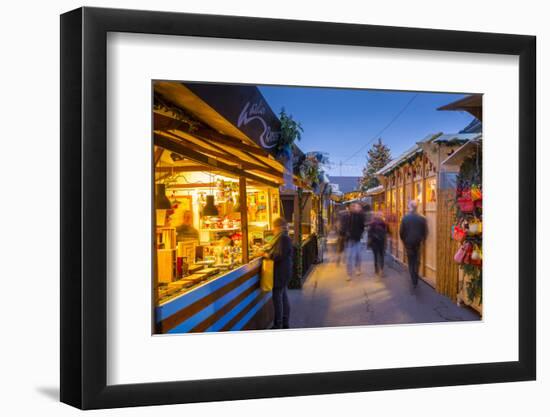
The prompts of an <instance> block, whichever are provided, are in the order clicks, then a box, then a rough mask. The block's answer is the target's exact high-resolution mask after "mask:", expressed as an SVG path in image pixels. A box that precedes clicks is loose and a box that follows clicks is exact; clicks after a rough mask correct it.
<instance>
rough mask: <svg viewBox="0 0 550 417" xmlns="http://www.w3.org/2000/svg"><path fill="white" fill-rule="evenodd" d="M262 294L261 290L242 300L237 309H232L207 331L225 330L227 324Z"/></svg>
mask: <svg viewBox="0 0 550 417" xmlns="http://www.w3.org/2000/svg"><path fill="white" fill-rule="evenodd" d="M259 293H260V290H256V291H254V292H253V293H251V294H248V296H246V298H245V299H244V300H242V301H241V302H240V303H239V304H237V305H236V306H235V307H233V308H232V309H231V311H228V312H227V313H226V314H225V315H224V316H223V317H222V318H220V319H219V320H218V321H217V322H216V323H214V324H213V325H212V326H210V327H209V328H208V329H206V331H207V332H217V331H219V330H221V329H223V326H225V325H226V324H227V323H229V322H230V321H231V319H233V317H235V316H236V315H237V314H239V313H240V312H241V311H243V310H244V309H245V308H246V306H248V305H249V304H250V303H251V302H252V301H253V300H254V299H255V298H256V297H257V296H258V294H259Z"/></svg>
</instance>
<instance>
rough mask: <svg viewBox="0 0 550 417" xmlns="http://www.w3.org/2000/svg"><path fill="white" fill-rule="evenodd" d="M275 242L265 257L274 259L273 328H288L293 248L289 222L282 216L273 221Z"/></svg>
mask: <svg viewBox="0 0 550 417" xmlns="http://www.w3.org/2000/svg"><path fill="white" fill-rule="evenodd" d="M273 232H274V233H275V236H274V237H273V241H272V242H273V243H272V247H271V250H270V251H268V252H267V253H265V254H264V257H266V258H268V259H273V264H274V265H273V292H272V297H271V300H272V302H273V310H274V313H275V317H274V319H273V327H272V328H273V329H281V328H282V329H288V328H289V327H290V323H289V320H290V304H289V302H288V294H287V287H288V282H289V281H290V277H291V276H292V261H293V248H292V240H291V239H290V237H289V236H288V223H287V221H286V220H285V219H284V218H282V217H279V218H276V219H275V220H274V221H273Z"/></svg>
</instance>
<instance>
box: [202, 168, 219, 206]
mask: <svg viewBox="0 0 550 417" xmlns="http://www.w3.org/2000/svg"><path fill="white" fill-rule="evenodd" d="M208 175H209V177H210V194H209V195H207V196H206V205H205V206H204V208H203V209H202V215H203V216H217V215H218V214H219V212H218V208H217V207H216V206H215V205H214V192H213V191H212V183H213V181H214V175H212V173H209V174H208Z"/></svg>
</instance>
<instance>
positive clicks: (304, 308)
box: [289, 249, 480, 328]
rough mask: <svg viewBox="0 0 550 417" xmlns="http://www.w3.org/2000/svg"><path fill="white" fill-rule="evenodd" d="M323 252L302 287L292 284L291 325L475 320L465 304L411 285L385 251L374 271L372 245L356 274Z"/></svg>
mask: <svg viewBox="0 0 550 417" xmlns="http://www.w3.org/2000/svg"><path fill="white" fill-rule="evenodd" d="M335 259H336V257H335V254H334V253H332V254H331V253H330V252H329V253H328V254H325V260H324V262H323V263H321V264H318V265H315V266H314V267H313V270H312V271H311V272H310V274H309V275H308V277H307V278H306V281H305V283H304V286H303V288H302V289H301V290H290V291H289V298H290V304H291V309H292V310H291V320H290V325H291V327H292V328H311V327H334V326H353V325H371V324H396V323H399V324H401V323H433V322H445V321H465V320H479V319H480V318H479V316H478V315H477V314H476V313H475V312H474V311H472V310H470V309H469V308H467V307H459V306H457V305H456V304H455V303H453V302H452V301H451V300H450V299H448V298H447V297H444V296H442V295H440V294H438V293H436V292H435V290H434V289H433V288H432V287H430V286H429V285H428V284H426V283H424V282H423V281H421V282H419V284H418V287H417V288H416V290H414V291H413V290H411V285H410V279H409V276H408V274H407V273H406V271H405V270H404V268H403V267H402V266H401V265H399V264H397V263H396V262H394V261H392V259H391V258H390V257H389V256H386V268H385V276H384V277H382V278H378V277H377V276H376V275H375V274H374V264H373V256H372V252H371V251H367V250H366V249H365V251H364V252H363V255H362V269H361V275H360V276H354V277H353V280H352V281H351V282H348V281H346V278H347V275H346V266H345V263H342V264H340V265H339V266H338V265H336V262H335Z"/></svg>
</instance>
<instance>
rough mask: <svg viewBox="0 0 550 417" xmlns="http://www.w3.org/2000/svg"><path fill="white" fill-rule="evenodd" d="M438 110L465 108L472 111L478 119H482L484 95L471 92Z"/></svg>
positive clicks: (464, 109) (469, 111)
mask: <svg viewBox="0 0 550 417" xmlns="http://www.w3.org/2000/svg"><path fill="white" fill-rule="evenodd" d="M437 110H463V111H467V112H468V113H470V114H471V115H472V116H474V117H475V118H476V119H478V120H482V116H483V111H482V95H481V94H470V95H468V96H466V97H464V98H461V99H460V100H456V101H453V102H452V103H449V104H446V105H445V106H441V107H439V108H438V109H437Z"/></svg>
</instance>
